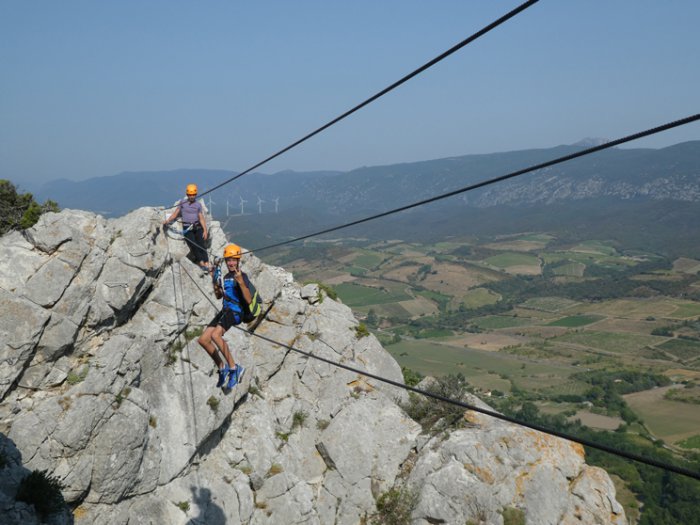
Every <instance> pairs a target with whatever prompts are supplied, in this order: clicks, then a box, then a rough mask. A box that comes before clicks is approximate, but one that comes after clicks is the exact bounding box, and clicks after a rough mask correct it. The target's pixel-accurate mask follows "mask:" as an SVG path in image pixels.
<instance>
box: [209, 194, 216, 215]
mask: <svg viewBox="0 0 700 525" xmlns="http://www.w3.org/2000/svg"><path fill="white" fill-rule="evenodd" d="M212 204H216V202H215V201H213V200H211V195H209V215H211V216H212V217H214V214H213V211H212V207H211V205H212Z"/></svg>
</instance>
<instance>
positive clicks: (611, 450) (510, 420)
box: [182, 267, 700, 480]
mask: <svg viewBox="0 0 700 525" xmlns="http://www.w3.org/2000/svg"><path fill="white" fill-rule="evenodd" d="M182 269H183V270H185V273H186V274H187V276H188V277H189V278H190V280H192V282H193V283H194V285H195V286H196V287H197V289H198V290H199V291H200V292H201V293H202V295H204V297H206V298H207V300H208V301H209V302H210V303H211V304H212V306H214V308H218V307H217V306H216V304H215V303H214V302H213V301H212V300H211V298H210V297H209V296H208V295H207V294H205V293H204V291H203V290H202V289H201V288H200V286H199V285H198V284H197V282H196V281H195V280H194V278H193V277H192V276H191V275H190V273H189V272H188V271H187V270H186V269H185V268H184V267H182ZM234 328H236V329H237V330H240V331H242V332H245V333H247V334H250V335H252V336H254V337H258V338H260V339H262V340H264V341H267V342H269V343H272V344H274V345H279V346H281V347H283V348H286V349H287V350H290V351H292V352H297V353H299V354H301V355H304V356H306V357H310V358H312V359H316V360H318V361H322V362H324V363H327V364H329V365H333V366H335V367H338V368H343V369H345V370H348V371H350V372H353V373H356V374H359V375H362V376H365V377H369V378H372V379H375V380H377V381H380V382H382V383H386V384H389V385H392V386H395V387H398V388H403V389H404V390H408V391H410V392H414V393H416V394H420V395H422V396H425V397H430V398H432V399H436V400H438V401H442V402H443V403H449V404H451V405H456V406H459V407H462V408H464V409H466V410H472V411H474V412H479V413H481V414H484V415H486V416H490V417H493V418H496V419H500V420H502V421H507V422H508V423H513V424H515V425H519V426H522V427H527V428H530V429H532V430H537V431H538V432H543V433H545V434H549V435H552V436H555V437H558V438H561V439H565V440H567V441H572V442H574V443H579V444H580V445H585V446H587V447H590V448H594V449H597V450H601V451H603V452H607V453H609V454H613V455H615V456H619V457H623V458H626V459H629V460H632V461H636V462H638V463H643V464H645V465H649V466H652V467H656V468H660V469H663V470H666V471H669V472H674V473H676V474H680V475H682V476H686V477H689V478H693V479H696V480H700V473H698V472H694V471H692V470H689V469H686V468H683V467H678V466H676V465H668V464H666V463H662V462H660V461H657V460H655V459H652V458H647V457H644V456H640V455H638V454H633V453H630V452H626V451H624V450H619V449H616V448H613V447H610V446H608V445H604V444H600V443H596V442H594V441H591V440H589V439H585V438H580V437H577V436H574V435H571V434H568V433H566V432H560V431H558V430H553V429H549V428H546V427H543V426H541V425H537V424H535V423H528V422H525V421H520V420H518V419H515V418H513V417H510V416H506V415H503V414H499V413H498V412H494V411H492V410H487V409H484V408H480V407H477V406H474V405H470V404H469V403H465V402H463V401H458V400H456V399H451V398H448V397H444V396H441V395H439V394H435V393H432V392H428V391H427V390H422V389H420V388H416V387H412V386H408V385H405V384H403V383H399V382H398V381H394V380H392V379H388V378H385V377H382V376H378V375H376V374H372V373H370V372H367V371H365V370H360V369H358V368H354V367H352V366H348V365H344V364H342V363H338V362H336V361H333V360H331V359H326V358H324V357H321V356H317V355H314V354H312V353H310V352H306V351H304V350H300V349H299V348H295V347H293V346H291V345H288V344H285V343H281V342H279V341H275V340H274V339H270V338H269V337H265V336H264V335H260V334H257V333H253V332H250V331H249V330H246V329H244V328H241V327H239V326H234Z"/></svg>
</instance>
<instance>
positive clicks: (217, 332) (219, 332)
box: [211, 326, 236, 369]
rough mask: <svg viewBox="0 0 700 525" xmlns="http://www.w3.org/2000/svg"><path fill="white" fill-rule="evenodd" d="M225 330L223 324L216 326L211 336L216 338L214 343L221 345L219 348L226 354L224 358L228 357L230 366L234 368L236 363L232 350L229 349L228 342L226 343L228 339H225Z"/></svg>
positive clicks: (227, 360)
mask: <svg viewBox="0 0 700 525" xmlns="http://www.w3.org/2000/svg"><path fill="white" fill-rule="evenodd" d="M225 332H226V331H225V330H224V327H223V326H216V327H215V328H214V331H213V332H212V334H211V338H212V339H213V340H214V343H215V344H216V346H218V347H219V350H220V351H221V353H222V354H223V355H224V358H225V359H226V362H227V363H228V366H229V368H231V369H233V367H234V366H236V363H234V362H233V357H232V356H231V352H230V351H229V349H228V344H227V343H226V341H224V337H223V336H224V333H225Z"/></svg>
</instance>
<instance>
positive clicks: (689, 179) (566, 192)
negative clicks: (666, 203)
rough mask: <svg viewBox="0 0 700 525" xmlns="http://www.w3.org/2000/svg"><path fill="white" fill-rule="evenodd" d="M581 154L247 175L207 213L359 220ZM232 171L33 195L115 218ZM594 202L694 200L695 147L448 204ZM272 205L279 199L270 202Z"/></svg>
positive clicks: (217, 195)
mask: <svg viewBox="0 0 700 525" xmlns="http://www.w3.org/2000/svg"><path fill="white" fill-rule="evenodd" d="M581 149H583V148H582V147H581V146H557V147H555V148H549V149H534V150H524V151H513V152H505V153H493V154H488V155H466V156H462V157H451V158H446V159H437V160H429V161H423V162H414V163H408V164H393V165H388V166H374V167H363V168H359V169H356V170H353V171H349V172H310V173H297V172H292V171H285V172H280V173H276V174H274V175H265V174H257V173H251V174H248V175H247V176H245V177H242V178H240V179H239V180H237V181H235V182H234V183H232V184H230V185H227V186H224V187H223V188H221V189H220V190H217V191H216V192H214V194H212V195H211V198H212V200H213V205H212V209H213V212H214V214H215V215H216V216H217V217H221V216H222V215H225V214H226V202H227V200H228V204H229V210H228V211H229V214H234V213H240V208H241V199H243V200H244V201H245V202H243V203H242V204H243V209H244V212H245V213H257V212H258V211H261V212H262V214H274V213H275V210H276V209H277V211H286V210H294V209H300V208H306V209H308V210H311V211H312V212H313V213H318V214H321V215H322V214H324V213H327V214H329V215H342V216H349V215H350V216H354V217H358V216H363V215H366V214H368V213H374V212H377V211H383V210H386V209H390V208H393V207H397V206H401V205H404V204H407V203H410V202H414V201H417V200H420V199H424V198H427V197H430V196H433V195H436V194H440V193H444V192H447V191H451V190H455V189H458V188H461V187H464V186H467V185H470V184H473V183H475V182H479V181H483V180H485V179H489V178H492V177H496V176H500V175H504V174H507V173H510V172H512V171H515V170H518V169H521V168H524V167H527V166H531V165H535V164H538V163H541V162H544V161H547V160H550V159H554V158H557V157H560V156H563V155H567V154H570V153H572V152H575V151H580V150H581ZM234 175H235V173H233V172H229V171H224V170H197V169H191V170H174V171H159V172H128V173H121V174H119V175H114V176H111V177H100V178H94V179H89V180H86V181H81V182H71V181H66V180H60V181H53V182H51V183H48V184H46V185H45V186H44V187H42V188H41V189H40V190H39V191H38V192H36V193H37V197H38V198H39V199H42V200H43V199H46V198H51V199H53V200H55V201H57V202H58V203H59V205H60V206H61V207H64V208H79V209H85V210H89V211H95V212H98V213H101V214H104V215H108V216H114V215H121V214H123V213H125V212H127V211H129V210H132V209H134V208H137V207H139V206H143V205H169V204H171V203H172V202H173V201H175V199H177V198H178V197H180V196H181V195H182V193H183V190H184V187H185V185H186V184H187V183H190V182H196V183H197V184H199V186H200V190H201V191H203V190H206V189H208V188H212V187H214V186H215V185H217V184H219V183H221V182H223V181H224V180H227V179H229V178H231V177H233V176H234ZM601 197H611V198H614V199H624V200H629V199H653V200H674V201H684V202H697V201H700V141H692V142H685V143H682V144H677V145H675V146H671V147H668V148H663V149H658V150H655V149H624V150H623V149H617V148H614V149H610V150H606V151H602V152H600V153H597V154H594V155H589V156H586V157H583V158H580V159H576V160H573V161H570V162H567V163H564V164H561V165H558V166H555V167H551V168H547V169H544V170H540V171H537V172H534V173H530V174H526V175H523V176H521V177H518V178H516V179H514V180H511V181H508V182H504V183H501V184H496V185H493V186H489V187H487V188H485V189H483V190H479V191H475V192H471V193H469V194H466V195H463V196H460V197H455V198H453V199H452V200H453V201H459V202H461V203H463V204H466V205H468V206H474V207H478V208H484V207H490V206H494V205H498V204H508V205H523V204H534V203H538V204H551V203H554V202H562V201H572V200H581V199H597V198H601ZM208 199H209V197H207V201H208ZM275 199H278V200H277V205H276V204H275ZM445 204H448V203H445ZM448 205H449V204H448ZM437 206H438V207H439V206H441V204H438V205H437Z"/></svg>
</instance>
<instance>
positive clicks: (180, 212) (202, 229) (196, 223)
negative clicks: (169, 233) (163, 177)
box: [163, 184, 209, 271]
mask: <svg viewBox="0 0 700 525" xmlns="http://www.w3.org/2000/svg"><path fill="white" fill-rule="evenodd" d="M185 193H186V194H187V198H185V199H182V200H180V201H179V202H178V203H177V206H176V208H175V211H174V212H173V213H172V215H171V216H170V217H168V218H167V219H165V220H164V221H163V226H165V227H167V226H168V225H169V224H171V223H172V222H174V221H175V220H176V219H177V218H178V217H180V218H181V219H182V228H183V230H184V232H185V233H184V235H185V241H187V245H188V246H189V248H190V257H191V258H192V259H193V260H194V262H196V263H197V264H199V266H200V267H201V268H202V269H203V270H205V271H209V255H207V250H206V248H205V247H204V243H205V241H206V240H207V237H208V236H209V232H208V231H207V221H206V220H205V219H204V208H203V207H202V203H201V202H199V201H198V200H197V185H196V184H188V185H187V188H186V191H185Z"/></svg>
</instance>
